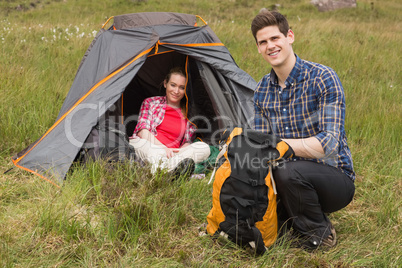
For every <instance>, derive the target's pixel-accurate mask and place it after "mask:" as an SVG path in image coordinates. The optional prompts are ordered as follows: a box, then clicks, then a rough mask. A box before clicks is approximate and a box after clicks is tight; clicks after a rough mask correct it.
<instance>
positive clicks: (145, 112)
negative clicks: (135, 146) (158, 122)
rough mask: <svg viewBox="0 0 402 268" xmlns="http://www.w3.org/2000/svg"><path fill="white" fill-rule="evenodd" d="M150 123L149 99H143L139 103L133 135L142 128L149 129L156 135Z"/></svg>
mask: <svg viewBox="0 0 402 268" xmlns="http://www.w3.org/2000/svg"><path fill="white" fill-rule="evenodd" d="M151 123H152V109H151V99H145V100H144V101H143V102H142V104H141V109H140V114H139V117H138V122H137V125H136V127H135V129H134V135H137V134H138V132H140V131H141V130H142V129H147V130H149V131H150V132H151V133H152V134H153V135H156V133H154V132H155V131H153V129H152V127H151Z"/></svg>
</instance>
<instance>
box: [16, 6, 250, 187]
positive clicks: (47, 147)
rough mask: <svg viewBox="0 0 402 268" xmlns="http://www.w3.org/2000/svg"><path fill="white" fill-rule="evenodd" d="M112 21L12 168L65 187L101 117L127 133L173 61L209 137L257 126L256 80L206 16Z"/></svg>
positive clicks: (192, 114) (191, 113) (191, 112)
mask: <svg viewBox="0 0 402 268" xmlns="http://www.w3.org/2000/svg"><path fill="white" fill-rule="evenodd" d="M112 18H113V25H112V26H111V27H109V28H107V29H106V28H105V26H106V25H107V24H110V22H109V20H111V19H112ZM112 18H110V19H109V20H108V21H107V22H106V23H105V24H104V25H103V27H102V28H101V30H100V31H99V32H98V34H97V36H96V37H95V38H94V40H93V41H92V43H91V44H90V46H89V48H88V50H87V51H86V53H85V55H84V57H83V59H82V61H81V63H80V65H79V68H78V71H77V73H76V76H75V79H74V82H73V84H72V86H71V88H70V90H69V92H68V94H67V97H66V99H65V101H64V103H63V105H62V107H61V110H60V112H59V114H58V116H57V119H56V121H55V123H54V124H53V125H52V126H51V127H50V129H49V130H48V131H47V132H46V133H45V134H44V135H43V136H42V137H40V138H39V139H38V140H37V141H35V142H34V143H32V144H31V145H30V146H28V147H27V148H26V149H24V150H23V151H21V152H19V153H17V154H16V155H14V156H13V157H12V161H13V163H14V165H15V166H17V167H19V168H22V169H24V170H27V171H29V172H32V173H34V174H36V175H38V176H40V177H42V178H43V179H46V180H48V181H49V182H51V183H53V184H55V185H57V186H59V185H61V184H62V182H63V180H64V179H65V177H66V174H67V172H68V171H69V169H70V167H71V165H72V163H73V162H74V161H75V159H76V157H77V154H78V153H79V151H80V149H81V147H82V145H83V143H84V142H85V140H86V139H87V137H88V135H89V133H90V132H91V130H92V129H93V127H94V126H95V125H96V124H97V123H98V121H99V120H100V118H101V117H102V116H105V114H108V113H111V112H112V114H113V115H118V116H119V119H118V120H121V122H123V123H124V124H125V125H126V131H127V134H128V135H129V136H130V135H131V134H132V133H133V130H134V127H135V124H136V116H138V113H139V108H140V105H141V103H142V101H143V100H144V99H145V98H147V97H150V96H156V95H160V94H161V93H160V92H159V88H160V83H161V82H162V80H163V78H164V76H165V75H166V73H167V72H168V70H169V69H170V68H172V67H175V66H182V67H183V68H185V70H186V72H187V74H188V81H187V84H186V97H187V101H188V105H187V107H188V118H189V119H190V118H191V119H190V120H192V122H193V123H194V124H195V125H197V127H198V133H197V135H199V136H201V137H202V138H203V140H204V141H207V142H211V141H212V140H213V139H214V138H215V137H214V134H215V133H216V131H217V130H219V129H222V128H224V127H225V126H227V125H230V124H232V125H233V124H243V125H244V124H248V125H251V124H252V123H250V122H252V120H251V119H252V114H253V108H252V96H253V93H254V88H255V86H256V82H255V81H254V79H253V78H252V77H250V75H248V74H247V73H246V72H244V71H243V70H241V69H240V68H239V67H238V66H237V64H236V63H235V61H234V60H233V58H232V56H231V55H230V53H229V51H228V49H227V48H226V47H225V46H224V44H222V42H221V41H220V40H219V39H218V37H217V36H216V35H215V33H214V32H213V31H212V30H211V28H210V27H209V26H208V25H207V23H205V21H204V20H203V19H202V18H200V17H199V16H195V15H189V14H181V13H167V12H148V13H134V14H126V15H120V16H115V17H112ZM201 22H202V24H203V26H198V24H199V23H201Z"/></svg>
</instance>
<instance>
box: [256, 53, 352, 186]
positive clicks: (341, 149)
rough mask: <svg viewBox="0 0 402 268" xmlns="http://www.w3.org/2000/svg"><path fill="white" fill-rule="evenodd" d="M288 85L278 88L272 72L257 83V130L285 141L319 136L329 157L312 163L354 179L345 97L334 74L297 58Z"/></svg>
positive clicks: (318, 65) (329, 69) (327, 68)
mask: <svg viewBox="0 0 402 268" xmlns="http://www.w3.org/2000/svg"><path fill="white" fill-rule="evenodd" d="M285 85H286V88H284V89H282V88H281V86H279V84H278V82H277V77H276V74H275V72H274V71H273V70H271V73H269V74H267V75H265V76H264V77H263V78H262V79H261V81H260V82H259V83H258V85H257V89H256V91H255V93H254V110H255V119H254V123H255V129H256V130H260V131H263V132H266V133H271V134H274V135H276V136H278V137H280V138H286V139H300V138H308V137H313V136H314V137H316V138H317V139H318V140H319V141H320V143H321V145H322V147H323V149H324V152H325V155H326V156H325V158H323V159H309V160H312V161H315V162H318V163H323V164H328V165H331V166H334V167H337V168H339V169H341V170H342V171H343V172H344V173H346V174H347V175H348V176H349V177H350V178H351V179H353V180H354V179H355V173H354V170H353V162H352V155H351V153H350V150H349V147H348V145H347V140H346V134H345V126H344V123H345V95H344V91H343V87H342V84H341V82H340V80H339V78H338V76H337V74H336V73H335V71H334V70H332V69H331V68H329V67H326V66H323V65H321V64H317V63H313V62H309V61H305V60H302V59H300V58H299V57H298V56H296V65H295V67H294V68H293V70H292V71H291V73H290V74H289V77H288V78H287V79H286V81H285ZM294 159H303V158H300V157H295V158H294ZM304 160H305V159H304Z"/></svg>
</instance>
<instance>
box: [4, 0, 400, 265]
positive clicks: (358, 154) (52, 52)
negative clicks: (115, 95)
mask: <svg viewBox="0 0 402 268" xmlns="http://www.w3.org/2000/svg"><path fill="white" fill-rule="evenodd" d="M371 2H373V1H369V0H363V1H357V8H354V9H344V10H338V11H333V12H327V13H320V12H318V11H317V10H316V9H315V8H314V7H313V6H311V5H310V4H309V1H307V0H306V1H290V0H287V1H286V0H284V1H279V3H280V5H281V6H280V7H279V8H280V11H281V12H282V13H284V14H286V16H287V17H288V19H289V22H290V25H291V27H292V29H293V30H294V32H295V36H296V42H295V44H294V50H295V51H296V53H297V54H298V55H299V56H300V57H301V58H305V59H308V60H311V61H315V62H320V63H323V64H326V65H328V66H331V67H332V68H333V69H334V70H335V71H336V72H337V73H338V75H339V76H340V78H341V81H342V83H343V85H344V88H345V93H346V101H347V115H346V131H347V134H348V140H349V146H350V148H351V151H352V154H353V159H354V166H355V170H356V173H357V179H356V195H355V198H354V200H353V202H352V203H351V204H349V205H348V207H346V208H345V209H343V210H341V211H338V212H336V213H333V214H332V215H331V221H332V222H333V223H334V225H335V227H336V229H337V233H338V236H339V244H338V245H337V247H336V248H335V249H332V250H331V251H329V252H314V253H309V252H306V251H303V250H298V249H291V248H289V245H288V244H287V243H286V242H284V241H278V243H277V244H275V246H274V247H272V248H270V251H269V254H266V255H265V256H263V257H259V258H256V257H253V256H251V255H250V254H249V253H247V252H245V251H243V250H241V249H239V248H237V247H235V246H233V245H232V244H229V243H227V242H226V241H223V240H218V241H212V240H211V239H210V238H209V237H199V236H198V227H199V226H200V225H201V224H203V223H204V222H205V221H206V215H207V214H208V212H209V210H210V208H211V206H212V204H211V185H208V184H207V180H208V179H205V180H192V181H179V182H174V183H171V182H168V178H167V174H163V173H161V174H157V175H156V176H152V175H151V174H150V173H149V170H148V169H146V168H143V167H137V166H135V167H129V166H127V165H124V164H123V165H117V166H115V167H114V169H113V170H112V171H111V170H110V169H109V168H108V167H107V165H105V164H104V163H94V164H92V165H90V166H89V167H87V168H82V167H77V168H75V169H74V170H73V171H72V172H71V174H70V175H69V177H68V180H67V181H66V182H65V184H64V185H63V187H62V188H61V189H56V188H55V187H54V186H53V185H51V184H49V183H47V182H45V181H44V180H41V179H40V178H38V177H36V176H34V175H32V174H29V173H27V172H25V171H23V170H19V169H13V170H12V171H11V172H9V173H7V174H2V175H0V266H2V267H77V266H79V267H142V266H143V267H303V266H304V267H401V266H402V260H401V259H400V252H401V245H402V235H401V226H400V222H401V209H400V208H401V207H402V206H401V205H402V204H401V196H402V193H401V189H402V187H401V186H402V182H401V180H400V178H401V154H400V148H401V135H400V133H401V132H402V128H401V126H402V122H401V118H402V116H401V115H402V114H401V105H400V104H401V93H400V91H401V74H400V70H401V63H400V62H401V61H400V55H401V54H402V51H401V50H402V48H401V46H400V45H399V44H400V42H401V41H402V36H401V32H400V28H401V22H400V20H399V15H400V14H399V13H400V12H399V11H400V10H401V8H402V6H401V4H400V2H399V1H397V0H389V1H382V2H378V1H376V2H373V4H371ZM264 5H265V6H267V4H266V2H265V1H245V0H231V1H223V0H218V1H204V0H199V1H178V0H175V1H169V2H168V1H159V0H148V1H146V0H144V1H140V0H137V1H135V0H132V1H119V0H111V1H90V0H88V1H72V0H69V1H46V2H44V1H43V2H42V1H40V0H39V1H36V2H31V1H25V0H20V1H12V0H10V1H2V2H0V17H1V20H0V21H1V26H0V44H1V45H0V81H1V82H0V92H1V96H2V98H0V107H1V109H0V138H1V140H2V143H1V144H0V163H1V166H2V167H3V168H2V171H6V170H8V169H9V168H11V167H12V166H13V165H12V163H11V161H10V157H11V155H13V154H14V153H16V152H19V151H20V150H22V149H24V148H25V147H26V146H28V145H29V144H31V143H32V142H33V141H35V140H36V139H37V138H39V137H40V136H41V135H42V134H43V133H45V132H46V130H47V129H48V128H49V127H50V126H51V125H52V124H53V122H54V121H55V119H56V117H57V114H58V112H59V109H60V108H61V105H62V103H63V100H64V98H65V96H66V95H67V92H68V90H69V88H70V86H71V84H72V81H73V79H74V76H75V73H76V70H77V68H78V65H79V63H80V60H81V58H82V56H83V54H84V53H85V51H86V49H87V47H88V46H89V44H90V43H91V41H92V39H93V36H94V34H96V32H97V31H98V30H99V29H100V27H101V26H102V24H103V23H104V22H105V21H106V20H107V18H109V17H110V16H113V15H119V14H125V13H133V12H143V11H174V12H182V13H191V14H198V15H200V16H201V17H202V18H203V19H204V20H206V21H207V22H208V24H209V25H210V27H211V28H212V30H214V31H215V33H216V34H217V35H218V37H219V38H220V39H221V41H222V42H223V43H224V44H225V45H226V46H227V47H228V49H229V51H230V52H231V53H232V56H233V57H234V59H235V60H236V62H237V63H238V65H239V66H240V67H241V68H242V69H243V70H245V71H246V72H248V73H249V74H250V75H251V76H252V77H254V79H255V80H259V79H260V78H261V77H262V76H263V75H264V74H265V73H267V72H268V71H269V67H268V66H267V65H266V63H265V62H264V61H263V60H262V58H261V56H260V55H259V54H258V53H257V50H256V47H255V44H254V41H253V38H252V36H251V33H250V30H249V28H250V22H251V20H252V18H253V17H254V15H255V14H256V13H257V12H258V11H259V9H260V8H261V7H264ZM267 7H269V6H267Z"/></svg>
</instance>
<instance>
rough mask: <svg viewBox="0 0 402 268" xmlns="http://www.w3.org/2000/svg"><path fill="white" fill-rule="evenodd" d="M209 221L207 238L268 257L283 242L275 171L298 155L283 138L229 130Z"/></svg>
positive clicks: (223, 142) (224, 138)
mask: <svg viewBox="0 0 402 268" xmlns="http://www.w3.org/2000/svg"><path fill="white" fill-rule="evenodd" d="M220 147H221V148H222V149H221V152H220V154H219V155H218V157H217V164H216V170H215V171H214V173H213V174H212V177H211V180H212V179H214V184H213V192H212V209H211V211H210V212H209V214H208V216H207V221H208V225H207V233H208V234H210V235H212V236H215V235H222V236H224V237H226V238H228V239H229V240H230V241H232V242H235V243H236V244H238V245H240V246H247V245H249V246H251V247H252V248H254V249H255V251H256V253H258V254H262V253H264V252H265V251H266V248H267V247H269V246H271V245H272V244H273V243H274V242H275V240H276V237H277V231H278V220H277V214H276V189H275V182H274V180H273V177H272V166H273V165H278V161H280V160H281V159H284V158H287V157H290V156H292V155H293V150H292V149H291V147H290V146H289V145H288V144H287V143H285V142H284V141H281V140H280V139H279V138H277V137H275V136H273V135H269V134H265V133H262V132H259V131H256V130H252V129H248V128H242V127H234V128H232V129H227V130H226V131H225V132H224V133H223V135H222V138H221V141H220Z"/></svg>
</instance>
